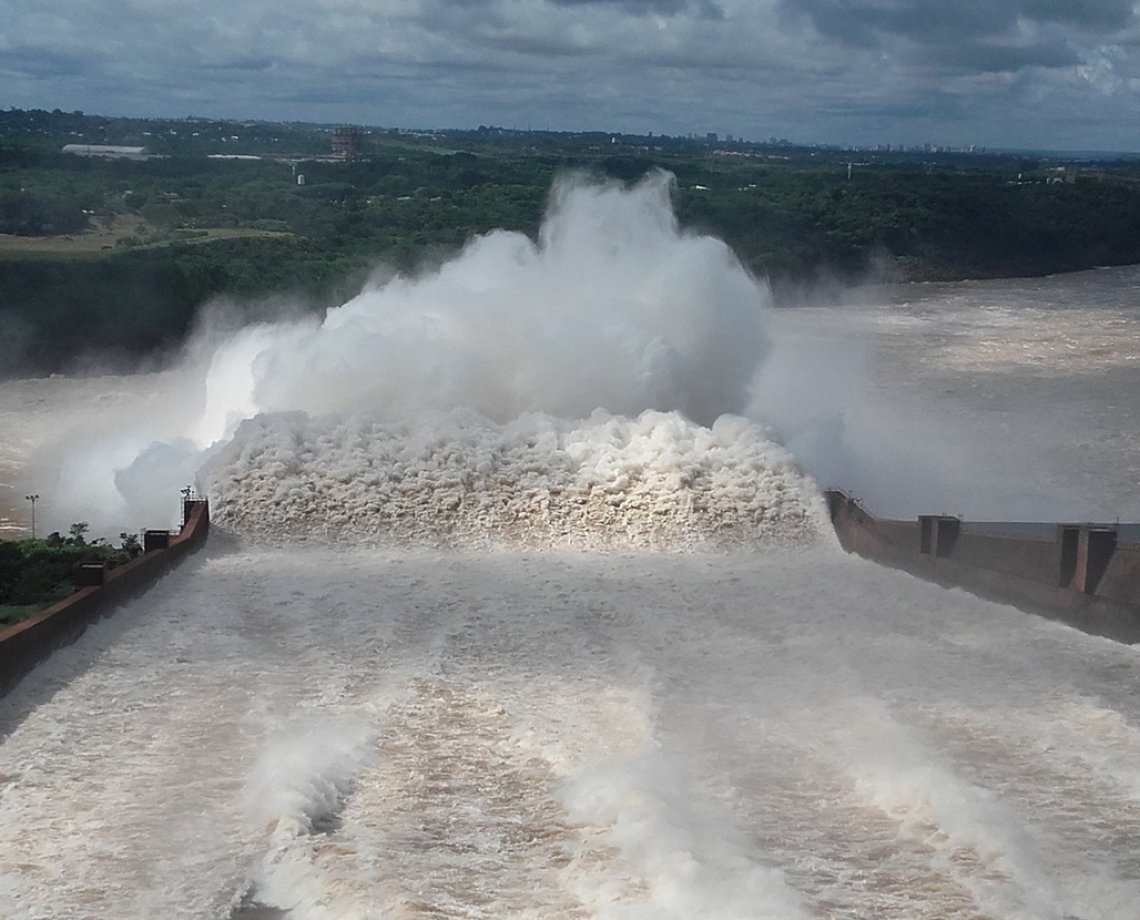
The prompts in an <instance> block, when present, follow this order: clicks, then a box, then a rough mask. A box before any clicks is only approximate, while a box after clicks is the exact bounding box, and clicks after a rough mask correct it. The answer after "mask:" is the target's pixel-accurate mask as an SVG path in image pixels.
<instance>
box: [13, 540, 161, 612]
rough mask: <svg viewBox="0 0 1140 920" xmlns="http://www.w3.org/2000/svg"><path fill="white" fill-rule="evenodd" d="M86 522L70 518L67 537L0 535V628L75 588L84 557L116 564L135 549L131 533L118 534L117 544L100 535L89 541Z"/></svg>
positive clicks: (131, 555) (137, 548)
mask: <svg viewBox="0 0 1140 920" xmlns="http://www.w3.org/2000/svg"><path fill="white" fill-rule="evenodd" d="M86 533H87V524H86V523H85V522H81V523H78V524H73V525H72V526H71V529H70V531H69V535H68V536H67V537H64V536H62V535H61V534H59V533H52V534H50V535H49V536H48V537H47V539H44V540H21V541H0V629H3V628H4V627H6V626H10V625H12V624H13V623H17V622H19V621H20V620H22V619H24V618H25V617H27V616H28V615H29V614H31V613H33V612H34V611H36V610H38V609H40V608H41V607H45V606H47V605H49V604H51V603H53V602H55V601H57V600H61V599H63V598H65V597H67V595H69V594H71V593H72V592H73V591H75V590H76V577H77V575H78V573H79V568H80V566H82V565H84V564H85V563H101V564H102V563H105V564H107V565H109V566H116V565H120V564H122V563H124V562H127V561H129V560H130V559H133V558H134V557H135V556H137V555H138V554H139V553H140V552H142V547H141V546H140V545H139V541H138V536H137V535H136V534H127V533H123V534H120V538H121V540H122V543H121V545H120V546H118V547H113V546H110V545H109V544H107V543H106V542H105V541H104V540H101V539H98V540H92V541H90V542H88V540H87V537H86Z"/></svg>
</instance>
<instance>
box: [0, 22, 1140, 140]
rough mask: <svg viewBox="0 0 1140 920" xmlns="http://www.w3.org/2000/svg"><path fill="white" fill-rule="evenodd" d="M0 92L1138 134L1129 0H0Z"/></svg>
mask: <svg viewBox="0 0 1140 920" xmlns="http://www.w3.org/2000/svg"><path fill="white" fill-rule="evenodd" d="M0 13H2V14H3V16H2V20H0V21H2V22H3V26H2V27H0V106H2V107H8V106H16V107H20V108H30V107H40V108H57V107H58V108H62V109H65V110H72V109H83V110H84V111H87V112H98V113H106V114H114V115H203V116H224V117H234V118H239V119H245V118H260V119H267V120H278V119H281V120H283V119H299V120H308V121H322V122H358V123H363V124H369V125H381V126H399V127H420V128H427V127H472V126H476V125H479V124H495V125H504V126H507V127H516V128H526V127H528V126H529V127H533V128H544V129H546V128H549V129H553V130H586V129H597V130H605V131H622V132H647V131H653V132H660V133H666V134H687V133H689V132H696V133H700V134H704V133H705V132H708V131H716V132H719V133H720V134H721V135H722V136H723V135H726V134H734V135H736V136H742V137H745V138H748V139H751V140H763V139H767V138H768V137H770V136H777V137H787V138H789V139H792V140H795V141H801V142H827V143H838V144H875V143H891V144H898V143H906V144H914V143H934V144H949V145H955V146H960V145H967V144H977V145H986V146H991V147H1005V148H1052V149H1070V150H1084V149H1095V150H1131V151H1136V150H1140V2H1136V3H1134V2H1133V0H193V2H190V0H53V2H50V3H48V2H45V0H0Z"/></svg>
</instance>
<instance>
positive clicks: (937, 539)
mask: <svg viewBox="0 0 1140 920" xmlns="http://www.w3.org/2000/svg"><path fill="white" fill-rule="evenodd" d="M827 504H828V510H829V512H830V514H831V520H832V523H833V524H834V526H835V530H836V533H837V534H838V536H839V542H840V544H841V545H842V546H843V548H844V549H845V550H846V551H847V552H849V553H856V554H858V555H860V556H864V557H865V558H867V559H871V560H873V561H875V562H879V563H882V564H883V565H888V566H891V567H893V568H898V569H903V570H904V571H907V572H910V573H911V574H912V575H917V576H918V577H920V578H924V579H926V580H927V581H933V582H937V583H938V584H942V585H945V586H947V587H961V588H965V589H966V590H967V591H970V592H971V593H973V594H977V595H979V596H981V597H985V598H989V599H991V600H997V601H1002V602H1004V603H1008V604H1012V605H1014V606H1015V607H1020V608H1021V609H1023V610H1027V611H1030V612H1033V613H1039V614H1043V615H1045V616H1048V617H1051V618H1054V619H1059V620H1062V621H1064V622H1066V623H1069V624H1070V625H1072V626H1075V627H1077V628H1078V629H1082V630H1084V631H1085V632H1089V633H1093V634H1096V635H1103V636H1108V637H1109V638H1112V639H1116V640H1118V641H1121V642H1129V643H1135V642H1140V525H1136V524H1124V525H1122V524H1090V523H1073V524H1042V523H1018V522H1003V523H993V522H969V521H963V520H961V519H959V518H956V517H950V516H947V515H919V517H918V518H917V519H915V520H911V521H902V520H886V519H882V518H877V517H875V516H874V515H873V514H871V513H870V512H869V511H868V510H867V509H866V508H864V507H863V506H862V505H861V504H860V503H859V502H858V501H856V500H855V499H853V498H851V497H850V496H849V495H847V494H845V493H843V492H840V491H838V490H832V491H829V492H828V493H827Z"/></svg>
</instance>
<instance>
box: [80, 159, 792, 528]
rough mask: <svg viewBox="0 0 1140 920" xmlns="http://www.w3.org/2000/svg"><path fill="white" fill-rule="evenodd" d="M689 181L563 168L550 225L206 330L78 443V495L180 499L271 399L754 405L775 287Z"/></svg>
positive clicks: (553, 406)
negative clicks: (167, 375) (141, 409)
mask: <svg viewBox="0 0 1140 920" xmlns="http://www.w3.org/2000/svg"><path fill="white" fill-rule="evenodd" d="M672 185H673V178H672V176H671V175H669V174H667V173H664V172H660V171H655V172H652V173H649V174H647V175H646V176H645V177H644V178H643V179H642V180H641V181H639V182H637V183H635V184H633V185H628V186H627V185H623V184H621V183H618V182H613V181H598V180H593V179H590V178H588V177H585V176H582V175H568V176H564V177H562V178H560V179H559V180H558V181H556V183H555V185H554V187H553V189H552V192H551V194H550V199H549V202H548V207H547V213H546V216H545V219H544V221H543V224H542V227H541V230H540V232H539V234H538V238H537V240H533V239H531V238H529V237H527V236H526V235H524V234H521V233H515V232H508V231H501V230H496V231H493V232H491V233H488V234H485V235H482V236H478V237H475V238H473V239H472V240H471V241H470V242H469V243H468V244H467V245H466V246H465V247H464V249H463V250H462V251H461V252H460V253H459V254H458V255H457V256H456V257H455V258H453V259H452V260H450V261H447V262H445V263H443V264H442V265H440V266H438V267H437V268H434V269H432V270H430V271H425V272H423V273H421V274H420V275H418V276H414V277H413V276H405V275H396V276H388V277H383V278H379V277H377V278H375V279H374V280H373V281H371V282H370V283H369V284H368V285H366V287H365V288H364V290H362V291H361V292H360V293H359V294H358V295H357V296H355V297H353V298H352V299H350V300H349V301H348V302H347V303H345V304H343V305H341V306H339V307H335V308H333V309H330V310H328V311H327V313H326V314H325V315H324V316H323V317H308V318H302V319H297V318H293V319H288V320H284V321H280V322H273V323H260V324H256V325H252V326H248V327H245V328H242V329H240V330H238V331H236V332H223V333H219V331H218V329H217V328H213V329H205V330H203V331H202V332H201V333H200V335H199V336H198V338H197V339H196V340H195V341H194V342H193V343H192V344H191V346H190V347H189V348H188V350H187V356H186V359H185V361H184V362H183V364H182V366H181V367H180V368H179V369H178V370H177V371H175V372H174V374H173V377H174V378H175V379H176V381H177V382H176V383H175V384H174V385H172V386H170V387H169V388H168V391H167V393H166V395H165V396H164V397H162V398H161V399H159V400H158V404H157V405H156V406H155V407H154V408H153V411H152V412H151V413H148V415H147V416H146V417H145V418H142V419H137V418H136V419H130V420H121V422H120V424H119V425H118V426H117V428H116V431H117V434H116V436H115V437H114V438H111V439H108V441H107V443H103V444H97V445H94V446H93V448H92V450H91V451H90V452H88V453H87V454H86V455H85V456H82V457H77V456H70V457H68V458H67V462H65V463H64V468H63V470H62V474H63V475H62V478H63V480H64V481H65V485H64V486H63V488H64V489H69V495H70V500H71V501H72V507H74V508H75V509H76V510H75V513H76V514H85V515H88V516H89V517H90V518H91V519H92V520H93V521H94V520H97V519H99V520H105V519H107V518H108V517H110V518H111V519H112V520H114V521H115V523H116V525H117V524H118V523H119V519H120V518H121V517H122V516H123V515H127V514H129V515H130V516H131V517H132V519H134V520H137V519H138V518H139V517H140V516H143V515H147V516H150V515H154V514H156V513H164V512H161V511H160V509H162V508H167V509H168V508H169V507H170V496H172V495H176V494H177V491H178V490H179V489H180V488H181V487H182V486H184V485H185V484H186V483H187V481H188V477H190V478H192V473H193V471H194V470H196V469H197V467H198V466H199V465H200V463H201V462H202V460H203V458H204V452H206V451H208V450H209V449H210V448H211V446H212V445H217V444H219V443H220V442H224V441H225V440H226V439H228V438H229V437H231V436H232V434H233V433H234V431H235V430H236V429H237V427H238V425H239V424H240V423H241V422H242V421H243V420H244V419H248V418H252V417H254V416H256V415H258V414H262V413H274V412H287V411H296V410H300V411H303V412H306V413H309V414H311V415H325V414H329V413H340V414H345V413H352V412H355V411H367V412H369V413H370V415H371V416H372V417H374V418H378V419H380V420H388V421H399V420H408V419H413V418H416V417H419V416H422V415H423V414H424V413H429V412H434V411H448V410H451V409H454V408H459V407H462V408H465V409H470V410H474V411H475V412H476V413H478V414H480V415H481V416H483V417H485V418H487V419H489V420H491V421H493V422H496V423H500V424H505V423H507V422H509V421H511V420H512V419H515V418H517V417H519V416H520V415H523V414H526V413H530V412H543V413H547V414H549V415H552V416H555V417H561V418H570V419H574V418H584V417H586V416H589V414H590V413H591V412H593V411H594V410H595V409H598V408H601V409H605V410H607V411H609V412H612V413H615V414H618V415H628V416H636V415H638V414H639V413H641V412H644V411H648V410H659V411H667V412H668V411H675V412H678V413H681V414H683V415H684V416H686V417H687V418H689V419H690V420H692V421H694V422H697V423H698V424H702V425H711V424H712V422H713V421H715V420H716V418H718V417H719V416H720V415H722V414H725V413H739V412H741V411H742V410H743V409H744V408H745V407H746V405H747V403H748V400H749V392H750V390H749V388H750V384H751V381H752V379H753V376H754V374H755V372H756V370H757V368H758V367H759V365H760V363H761V361H762V359H763V357H764V355H765V354H766V352H767V349H768V336H767V333H766V327H767V324H768V317H769V310H770V303H769V301H770V297H769V293H768V288H767V286H766V284H765V283H763V282H761V281H758V280H757V279H756V278H755V277H753V276H752V275H751V274H750V273H749V272H748V271H747V270H746V269H745V268H744V267H743V266H742V265H741V264H740V262H739V260H738V259H737V258H736V256H735V255H734V254H733V252H732V250H731V249H730V248H729V247H728V246H727V245H726V244H725V243H723V242H722V241H720V240H718V239H715V238H713V237H710V236H706V235H698V234H690V233H686V232H683V231H682V230H681V229H680V228H679V226H678V223H677V219H676V216H675V214H674V212H673V208H672V202H671V190H672ZM110 470H114V473H113V475H110V474H109V471H110ZM67 483H70V484H71V485H70V487H68V486H67ZM84 501H86V503H87V505H88V506H89V507H88V508H86V509H84V508H83V507H82V503H83V502H84ZM76 503H78V507H77V504H76Z"/></svg>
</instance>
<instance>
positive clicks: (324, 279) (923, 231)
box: [0, 110, 1140, 376]
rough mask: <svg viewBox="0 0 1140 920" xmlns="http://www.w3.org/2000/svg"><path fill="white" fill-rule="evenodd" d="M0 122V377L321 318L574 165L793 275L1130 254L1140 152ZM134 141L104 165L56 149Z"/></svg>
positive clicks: (1076, 263) (978, 269)
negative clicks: (668, 194) (655, 199)
mask: <svg viewBox="0 0 1140 920" xmlns="http://www.w3.org/2000/svg"><path fill="white" fill-rule="evenodd" d="M336 137H337V134H336V129H335V128H333V127H330V126H319V125H296V124H291V125H281V124H269V123H260V122H258V123H240V124H239V123H229V122H212V121H205V120H200V119H182V120H170V121H147V120H138V119H113V118H103V117H99V116H90V115H84V114H83V113H79V112H74V113H63V112H59V111H56V112H42V111H19V110H9V111H5V112H0V374H4V375H7V376H12V375H16V374H28V373H46V372H52V371H60V370H70V369H74V368H75V367H76V362H81V361H82V360H83V359H84V357H85V356H87V355H89V354H96V353H97V354H98V355H100V357H101V360H103V361H104V362H106V361H108V360H112V361H117V362H119V363H122V364H123V365H124V366H127V365H129V364H130V363H131V362H134V361H137V360H138V359H139V358H141V357H144V356H149V357H153V356H156V355H157V356H161V355H162V354H163V353H164V352H166V351H168V350H170V349H174V348H176V347H177V346H178V345H179V344H180V343H181V342H182V341H183V340H184V338H185V336H186V335H187V333H188V331H189V330H190V329H191V328H192V326H193V324H194V322H195V317H196V315H197V313H198V311H199V310H200V309H201V307H202V306H203V305H204V304H205V303H207V302H209V301H210V300H211V299H212V298H215V297H219V296H226V297H228V298H231V299H232V300H233V301H234V303H235V304H237V305H239V309H240V310H241V311H243V313H244V316H245V318H247V319H256V318H259V317H260V316H262V315H265V313H266V311H268V310H270V309H271V308H270V306H269V303H270V301H271V300H272V299H274V298H287V299H288V300H289V302H291V303H298V304H303V305H304V307H305V308H306V309H311V310H323V309H325V308H327V307H328V306H330V305H333V304H335V303H339V302H342V301H343V300H344V299H345V298H346V297H348V296H350V295H351V294H352V293H354V292H355V291H356V290H357V289H358V288H359V286H360V284H361V283H362V281H363V280H364V279H365V278H366V277H367V275H368V274H369V272H370V271H372V270H374V269H375V268H376V267H377V266H379V265H386V266H388V267H390V268H392V269H395V270H398V271H404V272H410V271H415V270H416V269H417V267H419V266H423V265H430V264H435V263H437V262H438V260H440V259H442V258H446V257H447V256H448V255H449V254H452V253H454V252H456V251H457V250H458V249H459V248H460V247H461V246H462V245H463V244H464V242H465V241H466V240H468V239H469V238H470V237H472V236H474V235H476V234H481V233H486V232H488V231H490V230H493V229H495V228H504V229H510V230H518V231H522V232H525V233H528V234H532V235H533V234H534V233H535V232H536V230H537V227H538V225H539V221H540V219H541V216H542V211H543V207H544V204H545V201H546V198H547V194H548V192H549V189H550V186H551V183H552V182H553V180H554V179H555V177H556V176H557V175H559V174H561V173H564V172H567V171H579V172H583V173H586V174H588V175H592V176H599V177H601V176H606V177H613V178H616V179H619V180H622V181H632V180H636V179H637V178H639V177H641V176H642V175H644V173H645V172H646V171H647V170H649V169H653V168H661V169H665V170H668V171H670V172H672V173H673V174H674V176H675V177H676V189H675V205H676V209H677V213H678V215H679V218H680V221H681V223H682V225H683V226H685V227H687V228H691V229H694V230H699V231H702V232H708V233H712V234H715V235H717V236H719V237H721V238H722V239H724V240H725V241H726V242H727V243H728V244H729V245H731V246H732V248H733V249H734V250H735V252H736V253H737V255H738V256H739V258H740V259H741V261H742V262H743V263H744V264H745V265H747V266H748V267H749V268H750V269H751V270H752V271H753V272H754V273H756V274H757V275H758V276H762V277H765V278H768V279H770V280H771V282H772V284H773V287H774V289H775V290H776V292H777V295H778V296H779V295H780V292H781V291H783V290H785V289H794V288H798V287H801V286H803V285H810V284H811V283H813V282H816V281H818V280H820V279H823V278H827V279H833V280H835V281H838V282H839V283H855V282H859V281H862V280H868V279H871V280H883V279H889V280H934V279H938V280H953V279H961V278H977V277H995V276H1012V275H1034V274H1043V273H1051V272H1057V271H1068V270H1076V269H1081V268H1088V267H1093V266H1099V265H1115V264H1130V263H1135V262H1140V164H1138V163H1137V162H1135V161H1121V162H1114V163H1093V162H1087V161H1082V162H1069V161H1065V160H1064V159H1058V158H1056V157H1052V158H1048V157H1043V156H1039V157H1027V156H1020V155H1019V156H1000V155H995V154H989V153H961V152H932V151H927V150H923V151H893V152H892V151H881V152H873V153H872V152H867V151H858V152H854V151H844V150H839V149H832V148H798V147H794V146H792V145H789V144H787V143H786V142H773V143H770V144H765V145H755V144H751V145H750V144H742V143H735V144H733V143H731V142H729V143H713V142H711V141H710V140H708V139H694V138H663V137H628V136H621V137H619V136H611V135H609V134H597V133H590V134H560V133H557V132H517V131H505V130H502V129H496V128H481V129H479V130H475V131H452V132H435V133H410V132H403V131H396V130H380V129H372V130H368V129H359V130H357V131H356V132H354V133H353V136H352V149H351V150H350V151H349V152H348V153H347V154H346V153H345V152H344V151H343V150H342V151H341V153H340V154H339V156H338V157H334V156H333V153H332V151H333V147H334V145H335V138H336ZM76 143H78V144H119V145H133V146H138V147H144V148H145V150H146V153H147V155H148V156H146V157H140V158H128V157H122V158H103V157H97V156H80V155H76V154H74V153H66V152H63V148H64V145H66V144H76Z"/></svg>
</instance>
